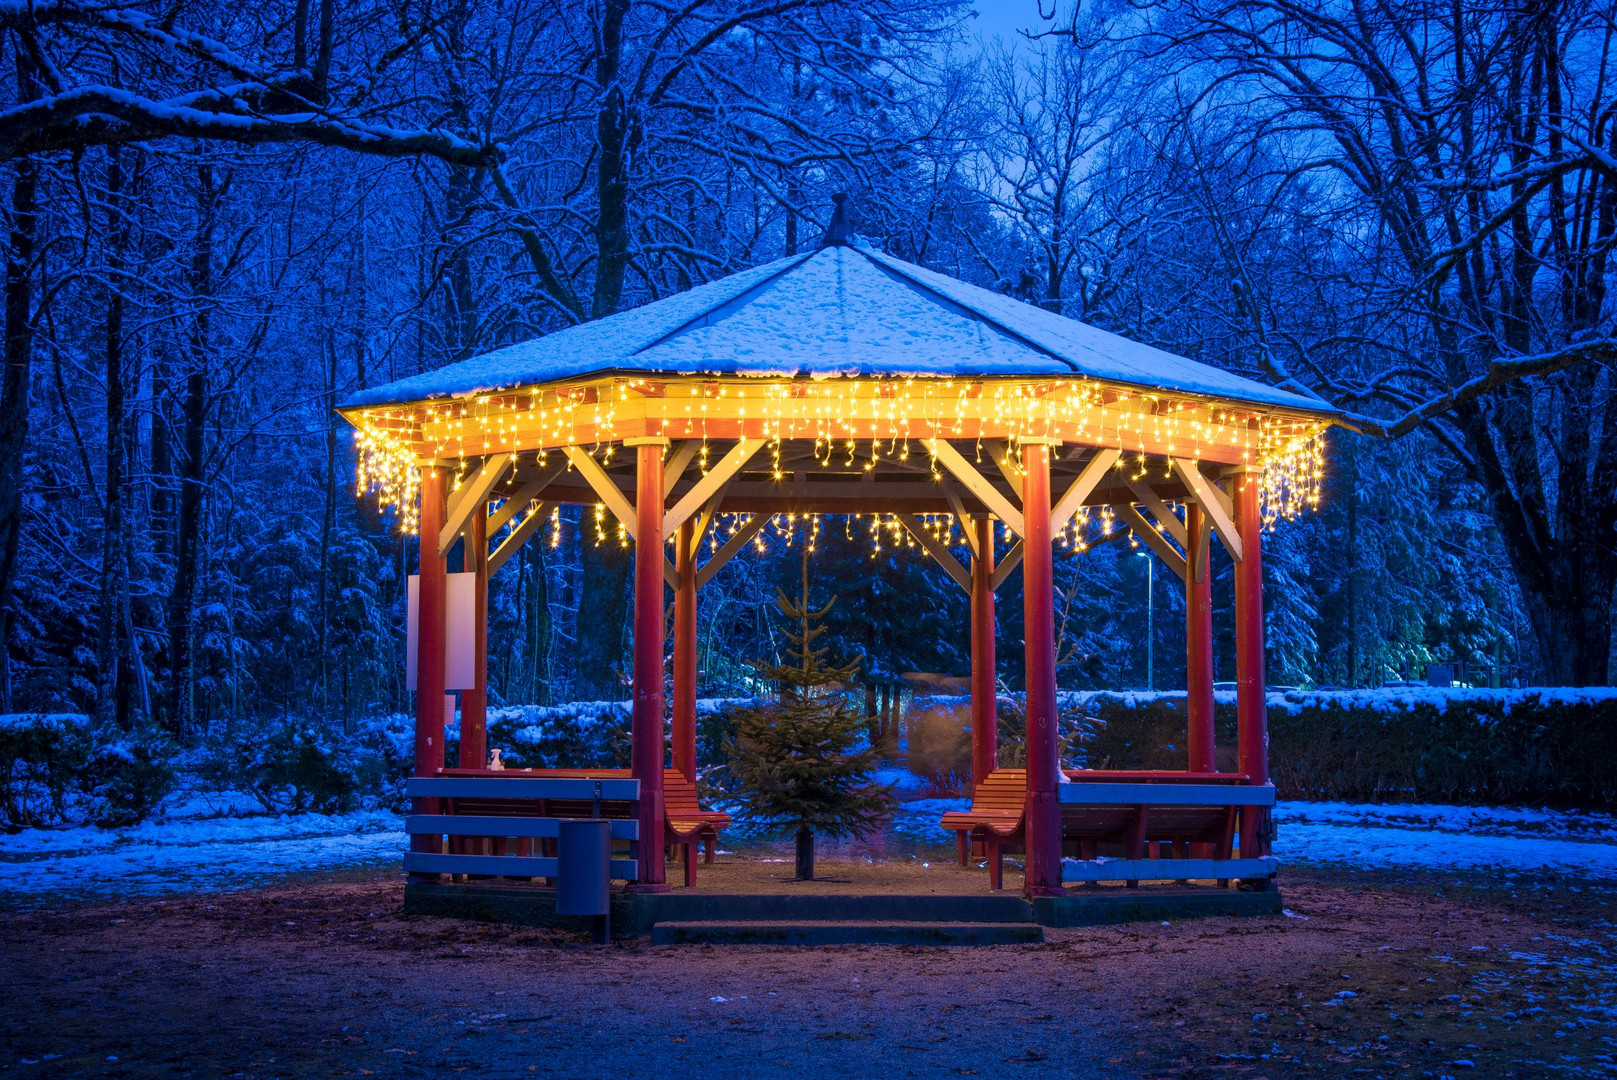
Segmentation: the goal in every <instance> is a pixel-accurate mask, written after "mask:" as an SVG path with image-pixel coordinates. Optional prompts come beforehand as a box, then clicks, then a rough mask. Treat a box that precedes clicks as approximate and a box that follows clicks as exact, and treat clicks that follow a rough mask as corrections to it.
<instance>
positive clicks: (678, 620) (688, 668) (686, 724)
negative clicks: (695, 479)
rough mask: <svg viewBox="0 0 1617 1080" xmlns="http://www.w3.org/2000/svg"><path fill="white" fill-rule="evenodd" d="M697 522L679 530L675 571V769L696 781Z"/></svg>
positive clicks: (686, 522) (688, 519)
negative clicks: (694, 553)
mask: <svg viewBox="0 0 1617 1080" xmlns="http://www.w3.org/2000/svg"><path fill="white" fill-rule="evenodd" d="M695 535H696V522H695V521H694V520H693V519H691V518H686V519H685V521H684V523H683V524H681V525H680V527H679V542H678V543H677V544H676V545H675V547H676V548H677V549H678V550H677V551H676V552H675V553H674V570H675V573H676V574H677V576H678V578H679V587H678V588H677V589H675V590H674V672H673V674H674V768H676V769H678V770H679V771H680V772H681V773H683V774H684V775H685V776H686V777H687V778H688V779H691V780H695V779H696V559H695V558H694V556H693V553H692V551H691V547H692V539H693V538H694V537H695Z"/></svg>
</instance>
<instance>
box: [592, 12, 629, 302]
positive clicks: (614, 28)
mask: <svg viewBox="0 0 1617 1080" xmlns="http://www.w3.org/2000/svg"><path fill="white" fill-rule="evenodd" d="M628 13H629V0H605V3H604V4H603V10H602V12H601V25H600V31H599V33H600V36H599V37H598V38H597V39H596V41H597V51H596V54H595V83H596V85H597V86H598V87H599V88H600V94H601V100H600V103H599V104H598V105H597V107H596V113H595V141H596V154H597V160H596V166H595V186H596V199H597V202H598V204H599V205H598V209H597V215H598V216H597V217H596V219H595V255H596V258H595V292H594V295H593V297H592V298H591V302H590V318H592V319H602V318H605V317H606V316H608V315H611V314H612V313H613V312H615V311H617V310H618V304H619V302H620V301H621V300H622V299H623V277H624V272H625V271H626V270H627V269H628V266H629V152H630V144H631V141H632V138H633V136H632V133H631V130H630V119H631V118H630V116H629V108H628V102H627V100H626V99H625V98H624V94H623V87H622V86H620V85H619V84H618V74H619V72H618V68H619V64H620V62H621V60H622V54H623V20H624V17H625V16H626V15H627V14H628Z"/></svg>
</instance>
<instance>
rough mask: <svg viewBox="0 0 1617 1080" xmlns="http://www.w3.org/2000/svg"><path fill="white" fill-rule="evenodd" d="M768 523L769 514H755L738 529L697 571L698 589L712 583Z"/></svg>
mask: <svg viewBox="0 0 1617 1080" xmlns="http://www.w3.org/2000/svg"><path fill="white" fill-rule="evenodd" d="M768 523H769V515H768V514H754V515H752V517H750V518H748V519H747V523H746V524H745V525H743V526H741V528H739V529H737V530H736V531H735V533H734V534H733V535H732V536H731V537H730V539H728V540H726V541H725V542H724V546H723V547H721V548H719V550H717V551H715V552H714V553H713V557H712V558H710V559H708V561H707V562H705V563H703V564H702V565H701V567H700V568H699V569H698V570H697V571H696V587H697V588H698V589H700V588H701V587H702V586H703V585H706V584H707V583H708V582H709V581H712V580H713V575H714V574H717V573H718V572H719V571H720V570H722V569H724V564H725V563H727V562H729V561H730V560H731V559H732V558H734V557H735V555H736V553H737V552H739V551H740V550H741V549H742V548H744V547H746V546H747V544H748V542H750V541H751V540H752V538H753V537H755V536H757V535H758V530H760V529H762V528H763V527H764V526H765V525H767V524H768Z"/></svg>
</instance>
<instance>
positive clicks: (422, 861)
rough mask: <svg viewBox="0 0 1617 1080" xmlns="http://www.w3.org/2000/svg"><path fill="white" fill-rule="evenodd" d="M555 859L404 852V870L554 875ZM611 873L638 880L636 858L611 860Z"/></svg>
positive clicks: (421, 872) (495, 874)
mask: <svg viewBox="0 0 1617 1080" xmlns="http://www.w3.org/2000/svg"><path fill="white" fill-rule="evenodd" d="M556 862H557V860H555V859H545V858H538V857H530V856H524V855H439V854H437V853H436V852H430V851H406V852H405V853H404V869H405V870H406V871H409V872H410V873H415V874H487V875H488V876H490V877H519V878H535V877H555V876H556ZM611 874H612V877H613V879H614V880H617V881H639V880H640V861H639V860H638V859H613V860H612V870H611Z"/></svg>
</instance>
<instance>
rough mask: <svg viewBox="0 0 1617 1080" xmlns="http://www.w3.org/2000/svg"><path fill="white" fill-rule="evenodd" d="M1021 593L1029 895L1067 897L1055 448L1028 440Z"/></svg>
mask: <svg viewBox="0 0 1617 1080" xmlns="http://www.w3.org/2000/svg"><path fill="white" fill-rule="evenodd" d="M1022 469H1023V474H1022V520H1023V531H1022V596H1023V609H1022V610H1023V614H1022V623H1023V633H1024V635H1025V639H1026V648H1027V658H1026V679H1027V804H1026V822H1027V830H1026V835H1027V871H1026V876H1025V877H1024V879H1023V881H1024V884H1023V891H1024V892H1025V893H1027V894H1028V895H1029V896H1060V895H1061V894H1062V888H1061V807H1060V805H1059V804H1058V802H1057V799H1056V791H1057V785H1058V784H1059V783H1060V780H1059V776H1058V773H1059V769H1060V752H1061V751H1060V734H1059V731H1058V730H1057V718H1056V654H1055V647H1056V643H1055V611H1054V607H1055V581H1054V572H1053V568H1052V566H1051V554H1050V449H1049V447H1048V446H1047V445H1046V444H1045V443H1044V442H1042V441H1035V440H1032V439H1023V440H1022Z"/></svg>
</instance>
